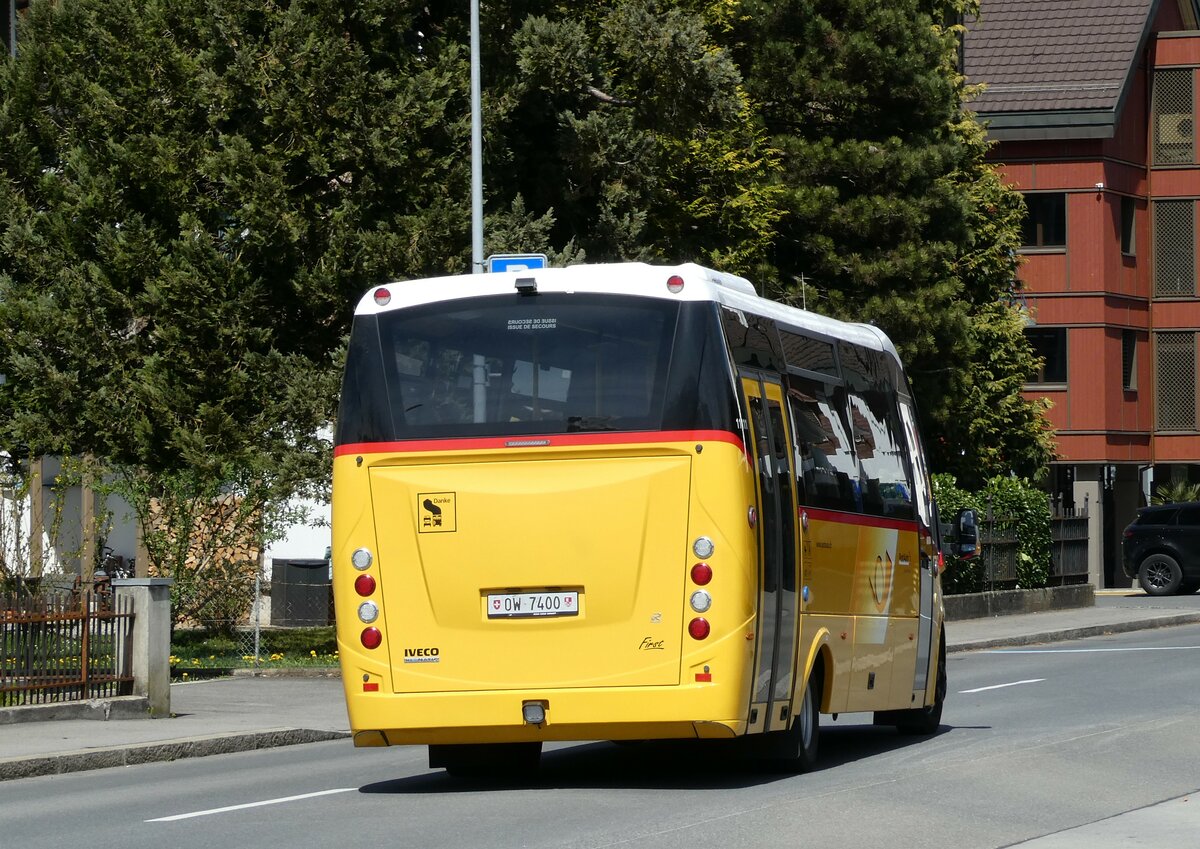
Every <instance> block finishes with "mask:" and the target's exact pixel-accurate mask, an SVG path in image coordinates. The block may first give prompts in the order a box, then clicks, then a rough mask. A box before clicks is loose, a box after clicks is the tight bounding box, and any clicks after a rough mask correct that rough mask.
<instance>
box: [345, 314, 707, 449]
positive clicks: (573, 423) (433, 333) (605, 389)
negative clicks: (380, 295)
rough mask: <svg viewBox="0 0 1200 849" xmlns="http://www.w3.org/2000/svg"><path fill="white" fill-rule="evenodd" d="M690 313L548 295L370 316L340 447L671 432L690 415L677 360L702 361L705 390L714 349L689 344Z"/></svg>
mask: <svg viewBox="0 0 1200 849" xmlns="http://www.w3.org/2000/svg"><path fill="white" fill-rule="evenodd" d="M679 313H680V305H679V304H675V303H671V302H669V301H658V300H650V299H644V298H629V297H623V296H615V295H564V294H555V293H546V294H543V295H539V296H537V297H522V296H519V295H506V296H496V297H488V298H473V299H463V300H456V301H447V302H441V303H438V304H432V305H429V306H423V307H415V308H409V309H404V310H397V311H394V312H388V313H382V314H380V315H378V316H374V317H372V316H366V317H360V318H359V319H357V320H356V323H355V328H354V332H353V336H352V341H351V347H350V353H349V356H348V359H347V371H346V380H345V383H344V384H343V391H342V410H341V417H340V421H339V432H338V442H339V443H345V442H375V441H388V440H392V439H422V438H440V437H448V436H486V435H520V434H536V433H572V432H585V431H613V430H657V429H661V428H662V427H663V426H664V419H673V418H678V415H672V414H671V413H670V411H668V410H667V407H668V406H670V404H671V399H672V398H674V397H676V396H677V395H678V394H679V393H672V392H669V391H668V383H669V381H668V373H669V371H670V367H671V363H672V360H673V357H675V358H683V357H686V358H688V359H690V363H689V365H688V368H689V371H690V376H691V381H692V383H693V384H694V383H696V382H697V377H698V374H697V372H698V370H699V360H700V354H701V352H702V349H703V347H704V345H703V337H704V334H703V333H688V332H684V333H683V334H682V336H683V337H685V338H682V339H677V336H680V333H679V324H680V322H679ZM685 324H687V323H685ZM681 345H682V349H681ZM684 394H685V395H686V394H689V393H684ZM690 394H692V395H693V397H694V396H695V394H696V393H695V392H693V393H690ZM691 406H692V409H693V411H694V409H695V404H694V401H693V404H692V405H691Z"/></svg>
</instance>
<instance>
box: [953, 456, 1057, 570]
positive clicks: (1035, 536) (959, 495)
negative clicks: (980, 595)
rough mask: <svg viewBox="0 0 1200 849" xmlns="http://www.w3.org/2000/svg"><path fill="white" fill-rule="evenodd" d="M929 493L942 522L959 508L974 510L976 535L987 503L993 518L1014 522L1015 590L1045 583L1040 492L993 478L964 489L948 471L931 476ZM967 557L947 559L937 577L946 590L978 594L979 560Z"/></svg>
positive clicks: (1046, 518) (1045, 524)
mask: <svg viewBox="0 0 1200 849" xmlns="http://www.w3.org/2000/svg"><path fill="white" fill-rule="evenodd" d="M933 492H934V496H935V497H936V498H937V502H938V511H939V512H940V513H941V516H942V518H943V520H953V518H954V516H955V515H956V514H957V513H958V511H959V510H961V509H963V508H968V507H969V508H972V509H974V510H975V512H976V513H978V514H979V523H980V531H981V534H982V532H983V530H984V523H985V522H986V521H987V516H988V507H989V506H990V507H991V515H992V516H993V517H995V518H996V519H998V520H1009V521H1012V522H1014V523H1015V526H1016V532H1017V539H1018V545H1019V549H1018V553H1017V588H1018V589H1036V588H1039V587H1045V586H1047V585H1048V584H1049V581H1050V503H1049V501H1048V499H1047V498H1046V493H1045V492H1044V491H1043V490H1041V489H1039V488H1038V487H1037V486H1035V485H1034V484H1032V483H1030V482H1029V481H1027V480H1023V479H1021V478H1011V477H994V478H992V479H991V480H989V481H988V482H987V484H986V485H985V486H984V488H983V489H982V490H980V491H979V492H967V491H966V490H964V489H960V488H959V487H958V483H957V481H956V480H955V479H954V476H953V475H945V474H938V475H934V476H933ZM986 556H987V552H986V550H985V551H983V552H981V555H980V556H979V557H974V558H971V559H970V560H960V559H957V558H949V557H948V558H947V563H946V571H945V573H944V574H943V576H942V588H943V589H944V590H945V592H947V593H973V592H981V591H983V590H985V589H987V587H985V586H984V567H983V562H984V561H983V558H985V557H986Z"/></svg>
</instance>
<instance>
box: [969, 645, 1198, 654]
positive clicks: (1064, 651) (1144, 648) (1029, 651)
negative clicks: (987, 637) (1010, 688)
mask: <svg viewBox="0 0 1200 849" xmlns="http://www.w3.org/2000/svg"><path fill="white" fill-rule="evenodd" d="M1126 651H1200V646H1142V647H1136V646H1130V647H1127V648H1111V649H990V650H988V651H984V652H980V654H1103V653H1104V652H1126Z"/></svg>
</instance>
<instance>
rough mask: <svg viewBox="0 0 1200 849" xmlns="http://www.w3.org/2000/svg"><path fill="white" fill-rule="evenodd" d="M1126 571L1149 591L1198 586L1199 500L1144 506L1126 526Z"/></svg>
mask: <svg viewBox="0 0 1200 849" xmlns="http://www.w3.org/2000/svg"><path fill="white" fill-rule="evenodd" d="M1121 553H1122V558H1121V559H1122V563H1123V565H1124V568H1125V574H1126V575H1128V576H1129V577H1131V578H1137V579H1138V583H1139V584H1141V585H1142V589H1144V590H1145V591H1146V592H1147V593H1148V594H1149V595H1174V594H1175V593H1194V592H1195V591H1196V590H1198V589H1200V502H1186V503H1181V504H1159V505H1155V506H1153V507H1143V508H1142V509H1141V510H1139V511H1138V514H1137V518H1136V519H1134V520H1133V523H1132V524H1130V525H1129V527H1127V528H1126V529H1125V539H1124V542H1123V543H1122V545H1121Z"/></svg>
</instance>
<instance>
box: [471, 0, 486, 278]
mask: <svg viewBox="0 0 1200 849" xmlns="http://www.w3.org/2000/svg"><path fill="white" fill-rule="evenodd" d="M479 88H480V87H479V0H471V273H472V274H481V273H482V272H483V270H484V269H483V129H482V127H481V123H482V121H481V118H480V112H481V110H480V106H479V99H480V94H479Z"/></svg>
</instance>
